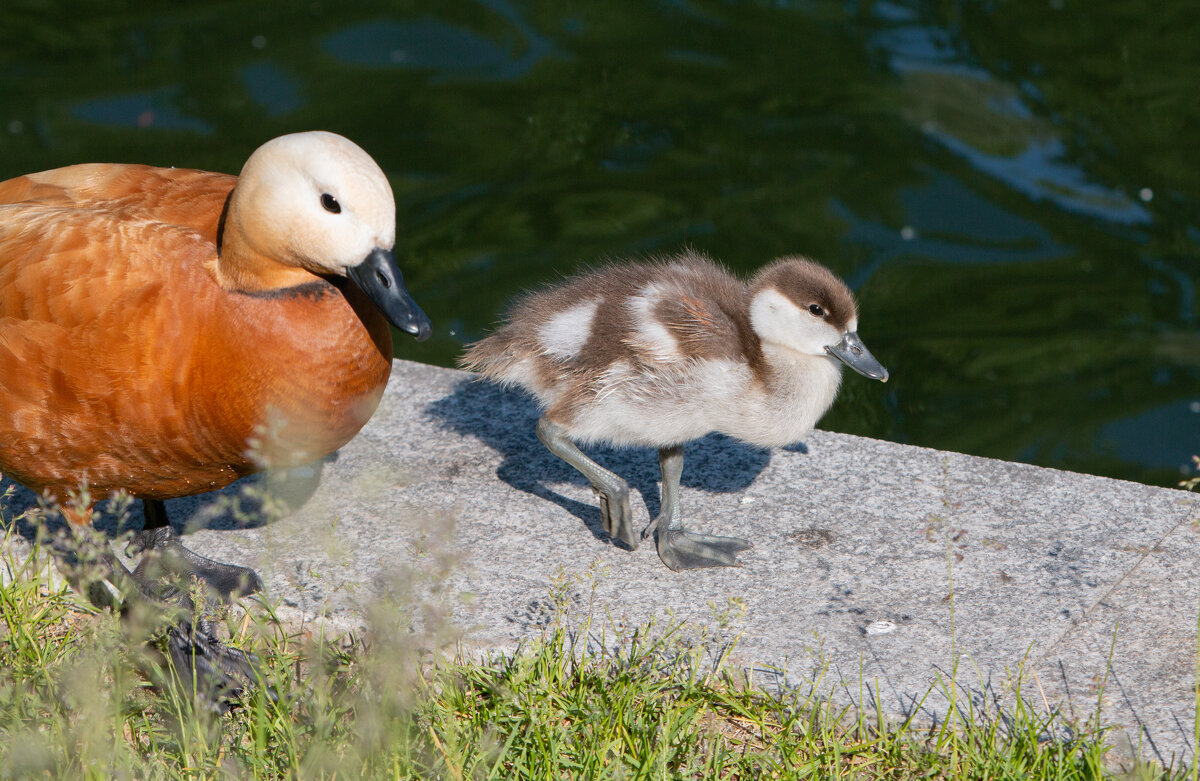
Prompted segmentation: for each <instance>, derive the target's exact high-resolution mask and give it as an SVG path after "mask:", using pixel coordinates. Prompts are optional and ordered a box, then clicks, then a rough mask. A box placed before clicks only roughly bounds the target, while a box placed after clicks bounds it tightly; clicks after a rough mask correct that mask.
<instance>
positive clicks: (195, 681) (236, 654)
mask: <svg viewBox="0 0 1200 781" xmlns="http://www.w3.org/2000/svg"><path fill="white" fill-rule="evenodd" d="M166 646H167V653H168V654H169V655H170V657H171V665H172V669H173V672H174V675H175V677H176V678H178V680H179V681H180V682H181V683H182V684H183V686H184V687H185V690H186V691H188V692H191V693H193V694H194V695H195V696H196V699H197V700H198V701H199V703H201V704H202V705H204V706H207V707H208V708H209V709H210V710H213V711H215V712H217V713H225V712H226V711H228V710H229V709H230V708H231V707H233V706H234V705H235V704H237V702H238V701H239V700H241V698H242V695H243V694H244V693H245V692H246V690H247V689H249V688H250V687H251V686H253V685H254V683H255V681H256V680H257V673H256V670H257V669H258V667H259V664H260V663H259V660H258V657H256V656H254V654H250V653H246V652H245V651H241V650H238V649H237V648H233V647H230V646H228V645H225V644H224V643H222V642H221V641H220V640H219V639H218V638H217V635H216V632H215V631H214V628H213V626H212V622H211V621H210V620H209V619H207V618H203V617H201V618H198V619H196V620H195V621H194V622H193V621H192V620H191V619H190V618H183V619H181V620H179V621H178V622H176V623H174V624H172V625H171V626H170V627H169V628H168V629H167V637H166ZM266 693H267V696H268V697H270V698H271V699H272V700H274V699H275V697H276V693H275V691H274V690H273V689H272V688H270V687H268V688H267V690H266Z"/></svg>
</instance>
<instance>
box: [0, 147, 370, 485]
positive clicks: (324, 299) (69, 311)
mask: <svg viewBox="0 0 1200 781" xmlns="http://www.w3.org/2000/svg"><path fill="white" fill-rule="evenodd" d="M236 181H237V180H236V177H232V176H228V175H224V174H212V173H205V172H200V171H191V170H181V169H161V168H151V167H147V166H126V165H82V166H72V167H70V168H64V169H58V170H56V171H49V172H45V173H41V174H32V175H28V176H23V177H18V178H16V179H13V180H10V181H7V182H3V183H0V472H3V473H5V474H8V475H10V476H12V477H13V478H15V479H16V480H18V481H19V482H22V483H24V484H25V485H27V486H29V487H31V488H34V489H37V490H41V489H47V490H49V491H50V492H52V493H54V494H56V495H59V496H62V495H64V494H65V492H66V491H68V490H70V489H72V488H74V487H76V486H78V485H79V484H80V483H82V482H86V483H87V484H88V485H89V487H90V488H91V490H92V492H93V495H96V496H103V495H104V494H106V493H108V492H110V491H112V490H115V489H119V488H124V489H126V490H128V491H130V492H131V493H132V494H134V495H135V496H140V497H146V498H156V499H166V498H171V497H176V496H183V495H187V494H193V493H199V492H203V491H208V490H211V489H213V488H218V487H221V486H224V485H226V484H228V483H229V482H231V481H233V480H234V479H236V478H237V477H239V476H241V475H244V474H247V473H250V472H253V471H256V470H257V469H258V468H260V467H261V461H260V460H259V459H266V460H267V461H270V462H274V463H292V462H297V461H304V460H309V459H312V458H316V457H319V456H322V455H324V454H326V453H328V452H330V451H332V450H334V449H336V448H338V447H340V446H341V445H343V444H344V443H345V442H347V441H348V440H349V439H350V438H351V437H352V436H354V434H355V433H357V431H358V430H359V429H360V428H361V427H362V425H363V424H364V423H365V422H366V421H367V419H368V418H369V417H370V415H371V413H372V412H373V411H374V409H375V406H376V405H377V404H378V401H379V398H380V396H381V394H382V391H383V388H384V385H385V384H386V382H387V377H388V373H389V370H390V365H391V338H390V335H389V330H388V328H387V324H386V321H385V320H384V319H383V316H382V315H381V314H379V313H378V311H377V310H376V309H375V308H374V307H373V306H372V305H370V304H369V303H368V302H366V300H365V298H364V297H363V296H361V294H357V293H356V292H354V289H353V288H343V287H342V286H334V285H333V284H330V283H329V282H328V281H325V280H324V279H322V278H320V277H317V276H313V275H307V277H308V279H307V282H306V284H303V285H299V286H289V287H288V288H284V289H274V290H267V291H265V292H264V291H261V290H259V291H257V292H254V293H247V292H239V291H238V290H229V289H225V288H222V287H221V286H220V285H219V284H218V282H217V278H216V275H215V266H216V259H217V243H218V230H219V228H220V226H221V222H222V214H223V210H224V208H225V204H226V201H227V199H228V197H229V193H230V191H231V189H232V188H233V186H234V184H235V183H236ZM305 273H307V272H305ZM292 278H293V279H294V277H292ZM256 443H257V444H256ZM256 446H257V447H258V448H259V449H260V451H261V452H260V453H259V454H258V455H257V456H252V455H251V453H250V450H251V449H253V448H254V447H256Z"/></svg>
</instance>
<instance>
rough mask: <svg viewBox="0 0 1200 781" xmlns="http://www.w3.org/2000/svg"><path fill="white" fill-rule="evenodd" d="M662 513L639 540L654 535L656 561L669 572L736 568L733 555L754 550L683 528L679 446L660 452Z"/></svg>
mask: <svg viewBox="0 0 1200 781" xmlns="http://www.w3.org/2000/svg"><path fill="white" fill-rule="evenodd" d="M658 465H659V467H660V468H661V469H662V478H663V479H662V510H661V512H659V514H658V517H657V518H655V519H654V520H653V521H651V522H650V524H649V525H648V526H647V527H646V528H645V529H644V530H643V531H642V537H643V538H645V537H649V536H650V534H651V533H654V532H657V538H656V541H657V543H658V557H659V558H660V559H662V562H663V564H666V565H667V566H668V567H669V568H670V569H672V570H675V571H676V572H678V571H679V570H681V569H699V568H701V567H740V566H742V563H741V562H740V561H738V559H737V554H738V553H741V552H742V551H744V550H749V549H750V548H752V547H754V546H753V545H751V544H750V541H749V540H744V539H742V538H740V537H717V536H714V535H712V534H697V533H696V532H690V531H687V530H686V529H684V528H683V524H682V521H681V519H680V512H679V480H680V478H681V477H682V476H683V445H674V446H672V447H664V448H660V449H659V451H658Z"/></svg>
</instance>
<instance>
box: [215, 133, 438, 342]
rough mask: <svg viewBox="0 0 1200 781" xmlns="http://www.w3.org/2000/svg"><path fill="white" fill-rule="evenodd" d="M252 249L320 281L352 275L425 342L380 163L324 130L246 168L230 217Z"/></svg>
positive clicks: (425, 322) (261, 153) (289, 141)
mask: <svg viewBox="0 0 1200 781" xmlns="http://www.w3.org/2000/svg"><path fill="white" fill-rule="evenodd" d="M227 220H228V222H229V223H230V225H227V230H228V229H229V228H231V227H232V228H233V229H234V230H236V231H237V232H238V239H239V240H240V241H241V243H242V244H243V245H245V246H246V247H248V248H249V249H250V250H252V251H253V252H255V253H257V254H259V255H261V256H264V257H269V258H272V259H273V260H275V261H277V262H279V263H282V264H285V265H289V266H295V267H297V268H302V269H304V270H306V271H308V272H310V273H313V274H318V275H321V276H326V277H329V276H335V277H349V278H350V279H351V280H352V281H353V282H354V283H355V284H356V285H358V286H359V287H360V288H362V290H363V292H364V293H366V294H367V296H368V297H369V298H370V299H371V300H372V302H374V303H375V305H376V306H377V307H379V309H380V310H381V311H382V312H383V313H384V315H386V316H387V318H388V319H389V320H390V321H391V322H392V323H393V324H394V325H395V326H396V327H397V328H399V329H401V330H403V331H407V332H408V333H411V334H414V335H416V337H417V338H418V339H424V338H426V337H427V336H428V335H429V332H430V325H429V319H428V318H427V317H426V316H425V313H424V312H422V311H421V308H420V307H419V306H417V304H416V302H415V301H413V299H412V297H411V296H410V295H409V294H408V290H407V289H406V288H405V287H404V278H403V276H402V274H401V273H400V268H399V266H398V265H397V264H396V259H395V256H394V253H393V247H394V246H395V243H396V203H395V200H394V198H393V197H392V188H391V186H390V185H389V184H388V180H387V177H386V176H385V175H384V173H383V171H382V170H381V169H380V167H379V165H378V164H377V163H376V162H375V161H374V160H373V159H372V158H371V156H370V155H368V154H367V153H366V152H364V151H363V150H362V149H361V148H360V147H359V146H358V145H357V144H355V143H354V142H352V141H350V140H348V139H346V138H343V137H342V136H339V135H337V134H336V133H329V132H326V131H310V132H305V133H292V134H290V135H286V136H280V137H278V138H274V139H272V140H270V141H268V142H267V143H265V144H263V145H262V146H260V147H259V148H258V149H257V150H255V151H254V153H253V154H252V155H251V156H250V158H249V159H248V160H247V161H246V164H245V166H244V167H243V168H242V172H241V175H240V176H239V178H238V183H237V186H236V187H235V188H234V191H233V195H232V198H231V201H230V205H229V214H228V217H227Z"/></svg>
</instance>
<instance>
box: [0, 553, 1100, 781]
mask: <svg viewBox="0 0 1200 781" xmlns="http://www.w3.org/2000/svg"><path fill="white" fill-rule="evenodd" d="M47 564H48V560H47V558H46V557H45V556H44V555H43V554H41V553H40V552H35V555H34V556H32V557H29V558H27V559H25V560H24V561H18V560H17V559H15V558H14V557H11V556H10V557H9V558H7V559H6V560H5V562H4V570H5V571H4V573H3V574H4V576H5V577H4V579H5V581H6V582H5V584H4V585H3V586H0V777H3V778H24V777H50V778H71V779H78V778H95V779H107V778H137V779H159V778H162V779H175V778H188V779H193V778H195V779H207V778H264V779H274V778H302V779H310V778H345V779H357V778H412V777H420V778H501V779H506V781H507V780H508V779H520V778H730V779H741V778H828V777H847V778H981V779H982V778H1014V779H1016V778H1061V779H1075V778H1101V777H1105V774H1106V771H1105V769H1104V750H1105V749H1104V746H1103V743H1102V741H1101V740H1100V736H1098V735H1095V734H1092V735H1082V736H1080V735H1079V733H1078V732H1074V733H1071V734H1073V735H1076V737H1072V738H1069V739H1065V740H1064V739H1052V738H1051V736H1060V735H1063V734H1064V730H1063V729H1062V728H1061V725H1060V724H1058V722H1057V720H1056V717H1054V716H1050V715H1046V714H1044V713H1037V712H1035V711H1034V710H1033V709H1032V708H1030V707H1028V706H1026V705H1025V704H1024V701H1023V700H1022V699H1021V698H1019V697H1018V698H1016V699H1015V701H1014V703H1015V704H1014V709H1012V710H1010V711H1008V712H1005V713H995V714H991V715H987V714H983V713H972V714H970V718H969V719H968V718H965V717H963V718H955V719H953V720H952V721H951V722H950V723H942V724H940V725H938V726H935V727H929V726H927V725H926V726H923V727H921V726H918V725H916V724H914V723H912V722H902V723H891V724H889V723H884V722H881V721H880V720H879V719H878V718H877V717H876V716H875V715H874V714H873V712H870V711H868V710H861V711H852V710H850V709H843V708H837V707H834V706H832V705H830V704H829V703H827V702H824V701H822V700H820V699H816V698H813V699H808V698H804V697H800V696H798V695H787V696H772V695H768V694H766V693H764V692H762V691H761V690H758V689H755V688H752V687H750V686H748V685H746V681H745V680H744V679H743V678H742V677H741V676H740V675H738V674H736V673H734V672H732V671H730V670H728V669H727V668H726V666H725V664H724V658H723V656H722V653H723V652H722V653H718V654H717V658H716V659H715V660H714V659H712V658H711V657H708V658H705V657H703V654H702V653H700V652H699V651H698V649H699V648H700V645H698V644H697V643H696V642H695V640H696V635H695V634H694V633H692V634H689V632H690V631H691V630H690V629H689V628H688V627H683V626H681V625H675V626H670V627H665V628H663V629H661V630H660V629H657V628H655V627H643V628H641V629H638V630H636V631H631V632H626V633H622V634H619V635H612V634H611V632H610V633H608V636H606V637H603V641H602V642H599V643H596V642H591V643H583V642H579V638H587V637H591V638H592V639H593V640H596V639H598V635H604V634H605V631H604V627H598V626H593V625H592V624H591V623H590V622H591V620H592V619H591V617H586V618H584V619H583V623H582V625H578V626H577V627H576V629H575V630H574V631H568V630H567V629H566V628H565V624H564V622H561V621H560V622H557V623H554V624H552V625H551V626H550V627H549V628H548V629H547V630H546V633H545V635H544V637H543V638H542V639H541V640H539V641H538V642H534V643H529V644H528V645H526V646H525V647H523V648H522V649H521V650H520V652H519V653H516V654H513V655H510V656H505V657H496V658H492V659H489V660H470V659H467V658H465V657H463V656H461V655H455V654H452V653H444V654H439V653H436V652H433V651H430V650H428V648H427V647H425V646H427V642H426V641H427V640H428V639H429V637H430V635H429V633H428V632H425V631H420V632H414V631H413V625H412V622H410V621H408V620H407V619H406V618H405V616H406V615H408V614H409V613H410V612H411V611H405V610H398V609H395V608H396V607H397V606H393V607H392V608H387V607H385V606H382V605H381V606H380V607H379V608H378V609H376V610H373V611H372V614H373V618H372V622H373V623H372V626H373V630H372V632H371V633H370V634H369V636H368V637H365V638H359V639H354V638H337V639H332V638H323V637H320V636H307V635H301V634H289V633H288V632H286V631H284V630H283V628H282V627H281V625H280V623H279V622H278V621H276V620H275V619H274V617H273V616H272V614H271V612H270V611H269V610H262V611H258V612H259V615H254V614H253V613H249V614H246V615H244V616H240V617H239V615H240V614H237V613H232V614H231V615H230V616H229V617H227V622H226V625H227V627H228V628H229V631H230V642H231V643H232V644H234V645H238V646H240V647H243V648H247V649H249V650H253V651H254V652H255V653H257V654H258V655H259V656H260V658H261V659H262V673H263V676H264V678H265V679H266V680H267V682H269V683H270V684H271V685H272V686H273V687H274V688H275V690H276V691H277V692H278V695H279V697H278V700H277V701H275V702H272V701H270V700H269V699H268V698H266V697H263V696H261V695H259V694H255V695H252V696H251V697H249V699H248V700H247V701H246V702H245V703H244V705H243V706H242V707H240V708H238V709H236V710H234V711H233V712H231V713H229V714H226V715H224V716H215V715H212V714H209V713H207V712H205V711H203V710H197V709H195V708H194V707H193V706H192V703H191V701H190V699H189V698H188V697H187V696H186V693H185V692H184V690H183V689H181V688H179V687H175V688H172V687H162V688H155V687H153V686H151V684H150V683H149V681H150V678H151V676H150V675H149V674H148V671H149V670H152V669H153V663H154V659H153V658H152V657H153V654H154V652H153V644H152V643H149V644H148V643H147V642H145V638H140V637H132V638H131V637H129V634H130V631H131V630H130V629H129V624H128V622H122V621H121V620H120V619H118V618H117V617H116V616H114V615H113V614H111V613H110V612H108V611H98V610H96V609H94V608H92V607H90V605H89V604H88V603H86V602H85V601H83V600H81V599H80V598H78V597H77V596H76V595H75V594H74V592H72V590H71V589H70V588H69V587H68V586H67V585H65V583H63V582H62V581H61V579H60V578H57V577H55V576H54V575H53V572H54V571H53V569H52V568H50V567H48V566H47ZM560 607H561V604H560ZM720 620H721V619H720V617H718V621H720ZM710 639H711V638H710ZM584 645H589V646H590V650H584V649H583V646H584ZM724 649H725V651H727V650H728V646H724ZM959 716H964V714H962V713H960V714H959Z"/></svg>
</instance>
